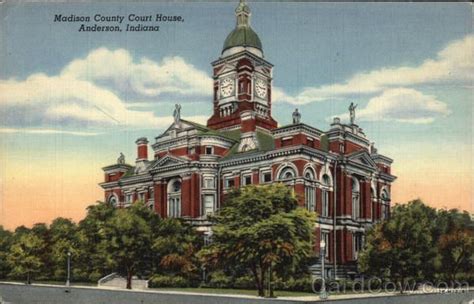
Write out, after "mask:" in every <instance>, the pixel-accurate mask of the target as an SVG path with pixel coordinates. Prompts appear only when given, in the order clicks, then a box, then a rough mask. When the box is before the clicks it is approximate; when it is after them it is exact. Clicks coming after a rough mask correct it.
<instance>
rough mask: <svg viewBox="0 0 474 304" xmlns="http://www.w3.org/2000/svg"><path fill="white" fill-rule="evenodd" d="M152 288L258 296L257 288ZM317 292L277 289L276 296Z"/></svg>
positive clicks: (298, 295)
mask: <svg viewBox="0 0 474 304" xmlns="http://www.w3.org/2000/svg"><path fill="white" fill-rule="evenodd" d="M150 290H160V291H184V292H200V293H214V294H235V295H250V296H256V295H257V290H252V289H228V288H199V287H196V288H193V287H188V288H171V287H168V288H165V287H160V288H150ZM314 295H316V294H314V293H312V292H303V291H284V290H275V296H277V297H303V296H314Z"/></svg>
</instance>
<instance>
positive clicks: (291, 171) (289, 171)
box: [279, 167, 296, 179]
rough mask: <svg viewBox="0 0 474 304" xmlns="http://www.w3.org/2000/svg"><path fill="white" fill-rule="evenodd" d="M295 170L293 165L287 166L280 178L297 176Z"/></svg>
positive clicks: (281, 172)
mask: <svg viewBox="0 0 474 304" xmlns="http://www.w3.org/2000/svg"><path fill="white" fill-rule="evenodd" d="M295 176H296V173H295V170H294V169H293V168H291V167H285V168H283V170H281V171H280V176H279V179H292V178H295Z"/></svg>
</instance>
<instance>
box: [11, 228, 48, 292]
mask: <svg viewBox="0 0 474 304" xmlns="http://www.w3.org/2000/svg"><path fill="white" fill-rule="evenodd" d="M44 247H45V242H44V241H43V240H42V239H41V238H39V237H38V236H36V235H35V234H34V233H29V234H26V233H23V234H21V235H20V236H19V238H18V239H16V240H15V241H14V242H13V244H12V246H11V247H10V251H9V253H8V255H7V263H8V264H9V266H10V267H11V271H10V275H11V276H13V277H19V276H23V275H26V282H27V284H31V276H32V275H33V274H35V273H38V272H40V271H41V267H42V266H43V262H42V260H41V254H42V250H43V249H44Z"/></svg>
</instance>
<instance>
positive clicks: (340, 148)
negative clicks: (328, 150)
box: [339, 144, 344, 153]
mask: <svg viewBox="0 0 474 304" xmlns="http://www.w3.org/2000/svg"><path fill="white" fill-rule="evenodd" d="M339 152H341V153H344V144H339Z"/></svg>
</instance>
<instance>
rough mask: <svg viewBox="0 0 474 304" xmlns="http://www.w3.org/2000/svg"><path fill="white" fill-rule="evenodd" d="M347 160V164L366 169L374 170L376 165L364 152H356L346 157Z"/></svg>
mask: <svg viewBox="0 0 474 304" xmlns="http://www.w3.org/2000/svg"><path fill="white" fill-rule="evenodd" d="M347 160H348V162H349V163H353V164H359V165H363V166H366V167H371V168H374V169H376V168H377V164H376V163H375V162H374V160H373V159H372V158H371V157H370V155H369V153H368V152H367V151H365V150H363V151H357V152H354V153H352V154H350V155H348V156H347Z"/></svg>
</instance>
